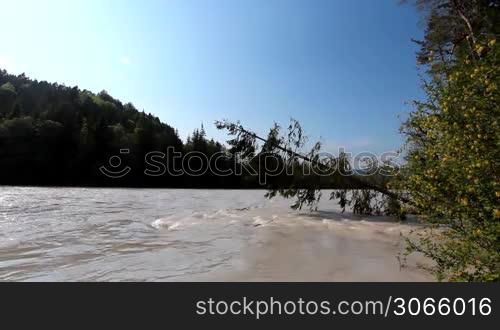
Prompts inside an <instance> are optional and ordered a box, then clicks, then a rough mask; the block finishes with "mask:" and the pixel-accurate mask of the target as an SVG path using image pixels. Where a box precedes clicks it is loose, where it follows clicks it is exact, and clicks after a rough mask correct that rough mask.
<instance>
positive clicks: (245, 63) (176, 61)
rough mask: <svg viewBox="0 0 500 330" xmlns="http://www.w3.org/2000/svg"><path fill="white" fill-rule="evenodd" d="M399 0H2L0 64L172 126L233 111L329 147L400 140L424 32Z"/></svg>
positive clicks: (211, 131)
mask: <svg viewBox="0 0 500 330" xmlns="http://www.w3.org/2000/svg"><path fill="white" fill-rule="evenodd" d="M398 2H399V1H397V0H377V1H374V0H352V1H348V0H342V1H340V0H338V1H336V0H301V1H299V0H178V1H177V0H151V1H148V0H143V1H138V0H137V1H135V0H134V1H132V0H130V1H128V0H111V1H106V0H85V1H83V0H82V1H79V0H71V1H67V0H64V1H63V0H52V1H51V0H45V1H35V0H33V1H27V0H16V1H5V2H2V14H1V17H2V42H1V43H0V67H3V68H6V69H7V70H8V71H10V72H13V73H22V72H25V73H26V74H27V75H28V76H30V77H32V78H36V79H39V80H47V81H50V82H59V83H64V84H66V85H69V86H73V85H78V86H79V87H80V88H82V89H89V90H92V91H94V92H99V91H101V90H103V89H105V90H107V91H108V92H109V93H110V94H111V95H113V96H114V97H116V98H118V99H120V100H122V101H123V102H128V101H130V102H132V103H134V104H135V105H136V107H138V108H139V109H144V110H145V111H146V112H151V113H153V114H155V115H157V116H159V117H160V119H161V120H162V121H164V122H167V123H168V124H170V125H171V126H173V127H175V128H177V129H178V130H179V133H180V135H181V137H182V138H183V139H185V137H186V136H187V135H188V134H189V133H190V132H191V131H192V130H193V129H194V128H196V127H199V126H200V124H201V123H202V122H203V123H204V124H205V128H206V130H207V133H208V135H209V136H210V137H215V138H216V139H220V140H224V139H225V135H224V134H223V133H222V132H218V131H217V130H216V129H215V128H214V126H213V124H212V123H213V122H214V121H215V120H218V119H223V118H227V119H231V120H240V121H241V122H242V123H243V124H244V125H245V126H247V127H249V128H252V129H254V130H256V131H257V132H259V133H262V134H264V133H265V132H266V131H267V129H268V127H270V126H271V125H272V124H273V122H274V121H276V122H278V123H282V124H286V123H287V122H288V120H289V118H290V117H293V118H296V119H298V120H299V121H300V122H301V123H302V124H303V126H304V128H305V130H306V131H307V133H308V135H310V137H311V139H312V140H314V139H319V138H321V140H322V141H323V142H324V144H325V146H326V148H327V149H331V150H332V151H333V150H335V149H336V147H337V146H345V147H347V148H348V149H350V150H352V151H360V150H370V151H375V152H382V151H386V150H392V149H396V148H398V147H399V146H400V145H401V141H402V139H401V136H400V135H399V133H398V128H399V126H400V122H401V120H402V119H401V118H399V117H400V116H402V115H403V116H404V114H405V113H406V112H408V110H409V107H408V106H406V105H405V104H404V103H405V101H408V100H411V99H414V98H418V97H420V96H421V91H420V89H419V78H418V76H417V68H416V63H415V56H414V53H415V50H416V49H415V45H413V44H412V43H411V41H410V38H412V37H413V38H418V37H420V36H421V34H422V31H420V28H419V26H418V17H417V14H416V13H415V11H414V8H412V7H411V6H401V5H398Z"/></svg>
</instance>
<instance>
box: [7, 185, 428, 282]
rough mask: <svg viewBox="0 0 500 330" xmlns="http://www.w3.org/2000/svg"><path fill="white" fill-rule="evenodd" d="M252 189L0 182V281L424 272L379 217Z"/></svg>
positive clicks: (415, 275) (366, 277)
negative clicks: (405, 256)
mask: <svg viewBox="0 0 500 330" xmlns="http://www.w3.org/2000/svg"><path fill="white" fill-rule="evenodd" d="M264 193H265V192H264V191H258V190H250V191H248V190H246V191H243V190H242V191H237V190H173V189H93V188H92V189H86V188H31V187H0V281H429V280H432V278H431V277H429V275H427V274H426V273H424V272H422V271H421V270H419V269H418V268H417V267H416V263H418V262H425V260H422V259H421V258H419V257H415V258H412V259H410V260H409V263H408V266H407V267H404V268H401V267H400V264H399V262H398V260H397V255H398V253H399V252H400V251H402V249H403V240H402V239H401V236H400V233H408V232H409V231H410V230H411V229H412V228H414V227H415V226H416V225H412V224H400V223H397V222H395V221H394V220H392V219H390V218H387V217H358V216H355V215H352V214H349V213H345V214H342V213H341V212H340V210H339V209H338V207H337V206H336V205H335V203H334V202H332V201H328V200H325V201H323V202H321V203H320V208H319V211H318V212H313V213H311V212H309V211H307V210H303V211H294V210H292V209H290V207H289V206H290V204H292V201H291V200H285V199H282V198H276V199H273V200H267V199H266V198H265V197H264Z"/></svg>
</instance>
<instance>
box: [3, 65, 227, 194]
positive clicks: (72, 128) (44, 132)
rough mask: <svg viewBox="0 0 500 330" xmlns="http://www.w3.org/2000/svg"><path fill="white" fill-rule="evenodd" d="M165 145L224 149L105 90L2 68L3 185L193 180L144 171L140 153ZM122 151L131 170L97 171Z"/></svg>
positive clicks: (169, 183) (180, 182)
mask: <svg viewBox="0 0 500 330" xmlns="http://www.w3.org/2000/svg"><path fill="white" fill-rule="evenodd" d="M169 147H171V148H173V149H174V150H175V151H176V152H185V151H188V150H189V151H200V152H203V153H205V154H213V153H215V152H220V151H222V150H223V147H222V145H221V144H219V143H216V142H214V141H213V140H211V141H208V140H207V139H206V137H205V133H204V131H203V130H201V131H200V130H196V131H195V132H194V133H193V135H192V137H190V138H189V139H188V141H187V143H185V144H184V143H183V142H182V140H181V139H180V138H179V136H178V133H177V131H176V130H175V129H174V128H173V127H171V126H169V125H167V124H164V123H162V122H160V120H159V119H158V118H157V117H155V116H153V115H151V114H147V113H145V112H143V111H142V112H141V111H139V110H137V109H136V108H135V107H134V105H133V104H131V103H126V104H123V103H122V102H120V101H119V100H117V99H115V98H113V97H112V96H110V95H109V94H108V93H107V92H106V91H102V92H100V93H99V94H94V93H92V92H89V91H87V90H80V89H78V88H77V87H73V88H72V87H66V86H63V85H59V84H55V83H53V84H51V83H48V82H45V81H36V80H31V79H29V78H27V77H26V76H25V75H24V74H23V75H19V76H15V75H10V74H8V73H7V72H6V71H0V183H1V184H23V185H105V186H108V185H121V186H123V185H125V186H191V185H194V184H195V182H192V181H190V180H189V178H188V177H171V176H168V175H165V176H162V177H161V178H157V177H155V178H151V177H148V176H145V175H143V174H144V169H145V166H146V164H145V161H144V159H145V155H146V154H147V153H148V152H151V151H162V152H166V151H167V148H169ZM123 149H129V150H130V153H129V154H128V155H125V156H121V158H122V159H123V162H124V163H126V165H127V166H130V167H131V168H132V171H131V173H130V175H128V176H126V177H124V178H121V179H110V178H108V177H106V176H104V175H102V173H101V172H100V171H99V168H100V166H102V165H106V164H108V160H109V158H110V157H111V156H112V155H117V154H118V155H119V151H120V150H123ZM153 179H154V180H153ZM233 179H236V178H233ZM214 180H215V178H213V177H212V178H210V179H208V178H204V179H201V180H200V178H198V179H197V180H196V185H213V184H217V182H214ZM209 181H210V182H209ZM225 183H226V184H227V185H231V184H236V182H232V183H230V182H228V180H226V181H225Z"/></svg>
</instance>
